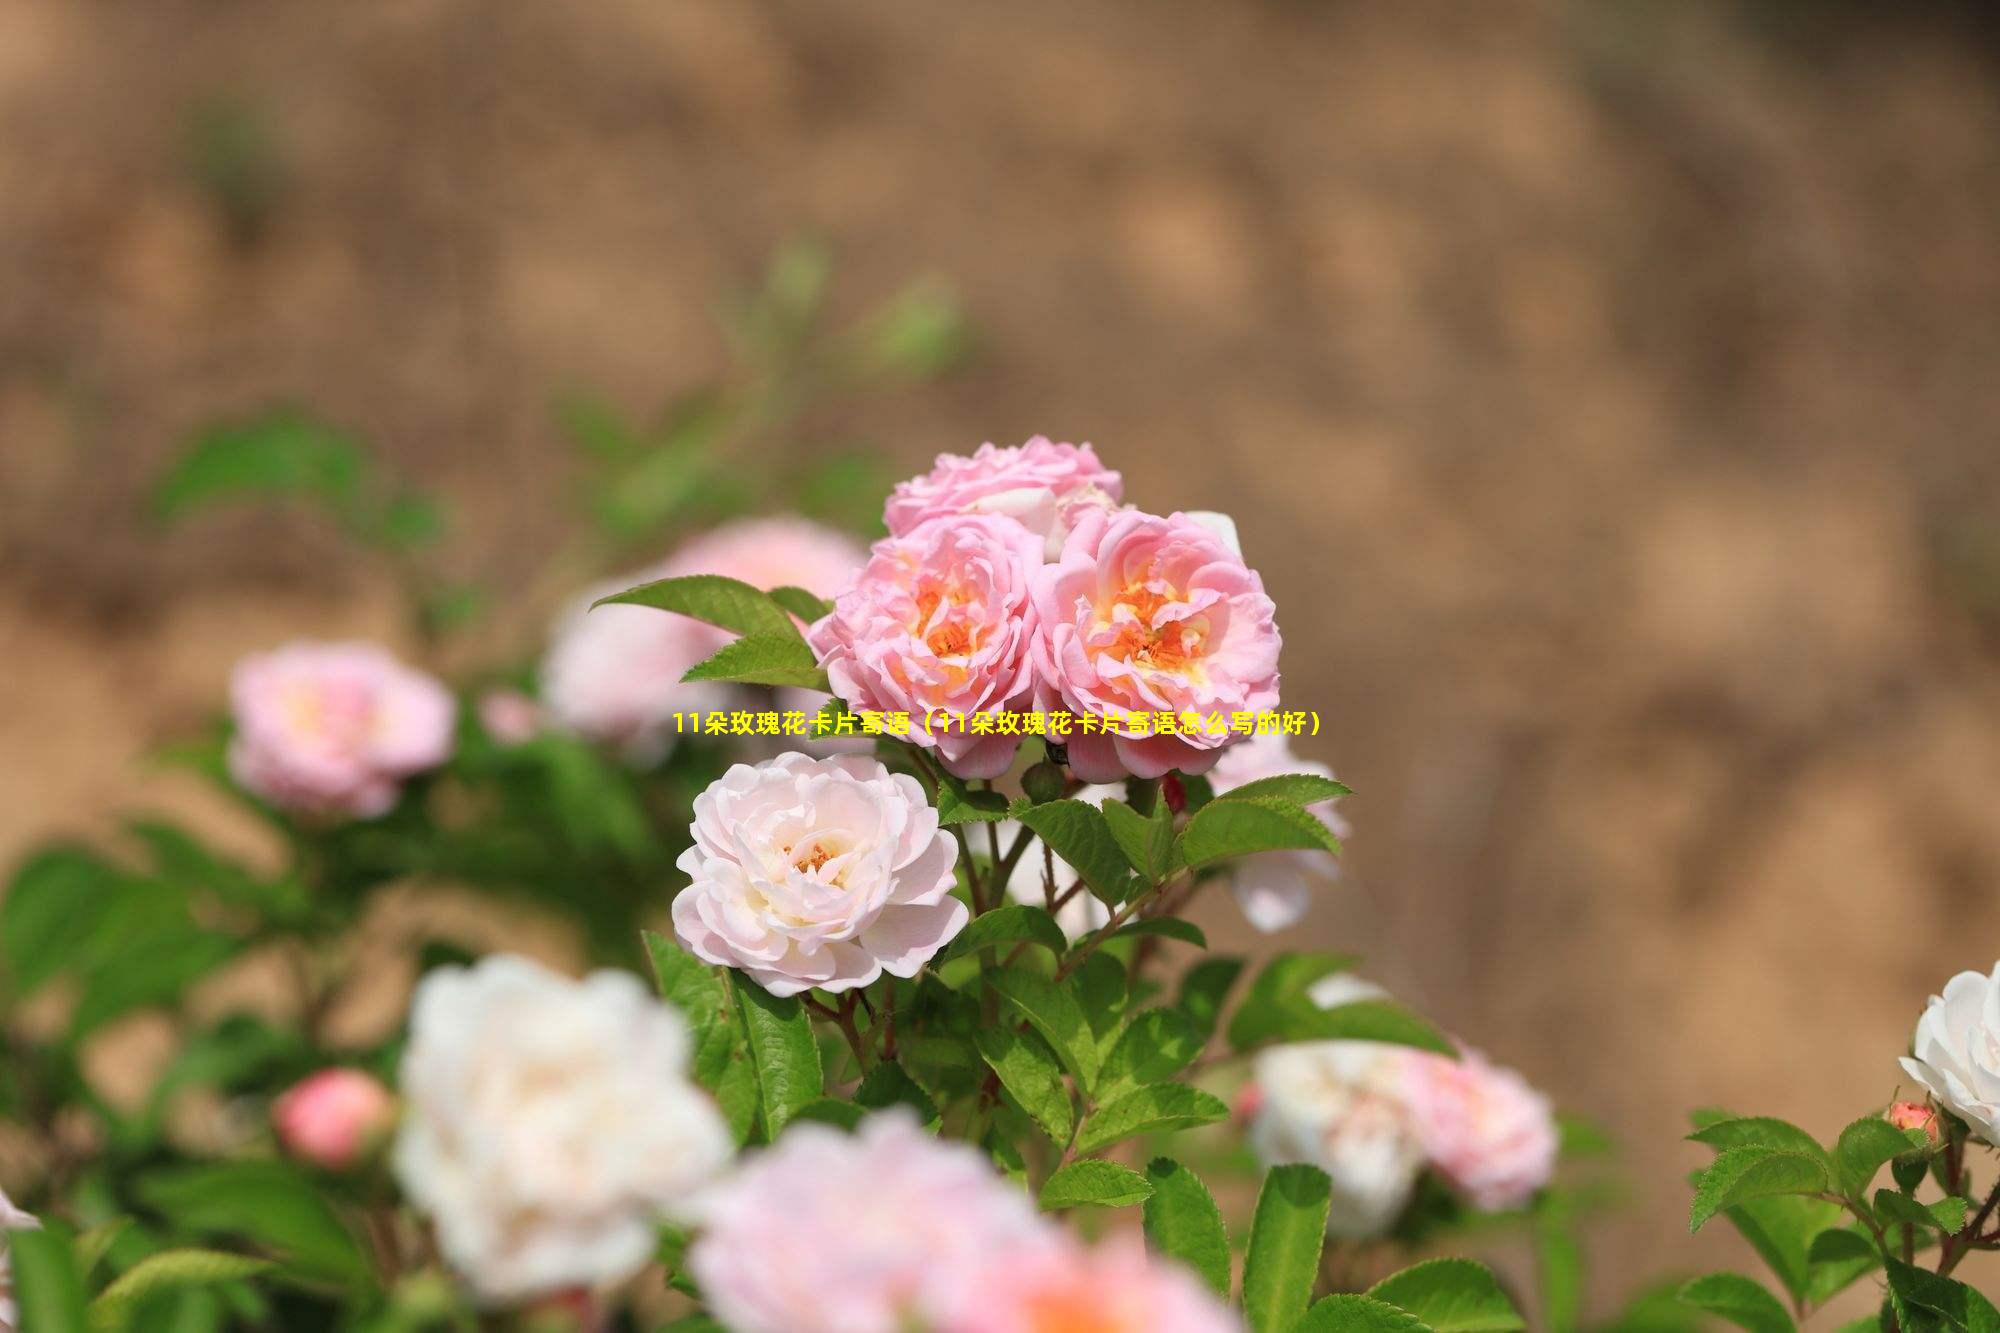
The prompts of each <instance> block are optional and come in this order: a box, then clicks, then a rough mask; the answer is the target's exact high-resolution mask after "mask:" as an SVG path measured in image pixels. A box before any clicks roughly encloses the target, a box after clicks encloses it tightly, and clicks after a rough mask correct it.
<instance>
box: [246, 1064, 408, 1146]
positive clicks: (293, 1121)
mask: <svg viewBox="0 0 2000 1333" xmlns="http://www.w3.org/2000/svg"><path fill="white" fill-rule="evenodd" d="M395 1119H396V1099H395V1096H394V1094H392V1093H391V1092H390V1091H389V1090H388V1089H387V1088H385V1087H383V1086H382V1084H381V1082H380V1081H379V1080H377V1079H376V1078H374V1077H372V1076H371V1075H368V1074H364V1073H362V1072H361V1071H360V1070H358V1069H322V1070H320V1071H319V1072H318V1073H317V1074H314V1075H312V1076H310V1077H308V1078H306V1079H303V1080H302V1081H300V1082H298V1083H296V1084H294V1085H293V1086H292V1088H291V1089H290V1091H288V1092H286V1093H285V1094H284V1095H282V1096H281V1097H279V1098H278V1100H277V1101H276V1102H274V1103H272V1106H271V1121H272V1123H273V1124H274V1125H275V1126H276V1127H277V1131H278V1140H279V1142H281V1143H283V1144H284V1145H285V1151H287V1152H289V1153H291V1154H292V1155H293V1156H294V1157H297V1158H300V1159H301V1160H303V1161H308V1162H311V1163H313V1164H314V1165H315V1166H321V1167H325V1168H326V1169H327V1170H329V1171H345V1170H347V1169H348V1168H349V1167H351V1166H353V1165H354V1164H355V1163H356V1162H358V1161H360V1160H361V1159H362V1157H364V1156H366V1155H367V1154H368V1152H369V1151H370V1150H372V1149H373V1148H375V1147H376V1146H377V1145H378V1144H379V1143H381V1142H382V1140H383V1139H384V1138H386V1137H387V1135H388V1132H389V1127H390V1126H391V1125H392V1124H393V1123H394V1122H395Z"/></svg>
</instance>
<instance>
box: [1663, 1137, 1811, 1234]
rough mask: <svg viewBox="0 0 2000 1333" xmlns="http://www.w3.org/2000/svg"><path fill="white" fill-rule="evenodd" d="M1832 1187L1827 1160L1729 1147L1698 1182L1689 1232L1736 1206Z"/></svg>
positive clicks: (1754, 1147)
mask: <svg viewBox="0 0 2000 1333" xmlns="http://www.w3.org/2000/svg"><path fill="white" fill-rule="evenodd" d="M1831 1184H1832V1182H1831V1181H1830V1180H1829V1179H1828V1178H1827V1168H1826V1162H1825V1160H1824V1158H1823V1157H1812V1156H1807V1155H1806V1154H1804V1153H1798V1152H1788V1151H1785V1150H1782V1149H1777V1148H1771V1147H1766V1146H1763V1145H1761V1144H1745V1145H1744V1146H1742V1147H1740V1148H1728V1149H1725V1150H1724V1151H1723V1152H1721V1153H1720V1154H1718V1155H1717V1156H1716V1159H1715V1161H1714V1162H1712V1163H1710V1164H1709V1167H1708V1169H1707V1170H1706V1171H1703V1172H1702V1173H1701V1175H1700V1176H1699V1177H1698V1178H1697V1179H1696V1181H1695V1194H1694V1207H1693V1209H1692V1210H1691V1212H1690V1213H1689V1216H1688V1230H1689V1231H1691V1232H1692V1231H1699V1230H1701V1228H1702V1225H1703V1224H1704V1223H1706V1222H1707V1221H1708V1220H1709V1219H1710V1218H1711V1217H1714V1216H1715V1215H1716V1214H1717V1213H1718V1212H1721V1211H1722V1210H1723V1209H1724V1208H1727V1207H1729V1206H1730V1205H1732V1204H1738V1203H1742V1202H1744V1201H1745V1200H1749V1199H1761V1198H1766V1197H1768V1196H1770V1195H1773V1194H1817V1193H1818V1192H1820V1191H1821V1190H1824V1189H1827V1188H1828V1187H1829V1186H1830V1185H1831Z"/></svg>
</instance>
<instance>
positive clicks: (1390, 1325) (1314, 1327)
mask: <svg viewBox="0 0 2000 1333" xmlns="http://www.w3.org/2000/svg"><path fill="white" fill-rule="evenodd" d="M1253 1327H1259V1328H1261V1326H1257V1325H1253ZM1290 1327H1291V1330H1292V1333H1426V1329H1425V1326H1424V1321H1423V1320H1421V1319H1419V1318H1417V1317H1416V1316H1415V1315H1413V1314H1411V1313H1409V1312H1408V1311H1407V1310H1398V1309H1397V1308H1396V1307H1395V1306H1393V1305H1384V1304H1383V1303H1382V1302H1381V1301H1378V1300H1376V1299H1374V1298H1373V1297H1372V1296H1351V1295H1349V1296H1328V1297H1325V1298H1324V1299H1322V1300H1320V1301H1317V1302H1315V1303H1314V1305H1313V1307H1312V1309H1310V1310H1308V1311H1306V1313H1305V1317H1304V1318H1303V1319H1301V1320H1299V1322H1297V1323H1296V1324H1293V1325H1291V1326H1290Z"/></svg>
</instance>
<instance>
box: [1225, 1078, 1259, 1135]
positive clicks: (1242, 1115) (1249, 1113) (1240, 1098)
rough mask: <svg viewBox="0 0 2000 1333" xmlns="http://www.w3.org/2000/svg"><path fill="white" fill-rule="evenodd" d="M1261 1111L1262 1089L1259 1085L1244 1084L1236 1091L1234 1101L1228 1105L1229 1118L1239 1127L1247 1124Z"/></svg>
mask: <svg viewBox="0 0 2000 1333" xmlns="http://www.w3.org/2000/svg"><path fill="white" fill-rule="evenodd" d="M1263 1109H1264V1087H1263V1085H1262V1084H1261V1083H1245V1084H1244V1085H1243V1086H1242V1087H1240V1088H1238V1089H1237V1090H1236V1099H1235V1100H1234V1101H1232V1102H1231V1103H1230V1104H1229V1111H1230V1116H1231V1118H1232V1119H1234V1120H1235V1122H1236V1123H1237V1124H1239V1125H1247V1124H1249V1123H1250V1122H1251V1121H1252V1120H1255V1119H1256V1118H1257V1113H1258V1112H1259V1111H1261V1110H1263Z"/></svg>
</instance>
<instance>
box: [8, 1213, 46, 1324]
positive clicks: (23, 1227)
mask: <svg viewBox="0 0 2000 1333" xmlns="http://www.w3.org/2000/svg"><path fill="white" fill-rule="evenodd" d="M41 1227H42V1224H41V1221H40V1219H38V1218H37V1217H36V1216H35V1215H34V1214H33V1213H28V1212H23V1211H22V1210H21V1209H19V1208H16V1207H15V1206H14V1201H13V1200H12V1199H9V1198H8V1197H7V1196H6V1195H5V1194H0V1333H15V1330H16V1329H17V1328H18V1327H19V1325H20V1318H21V1312H20V1310H19V1308H18V1307H17V1306H16V1305H15V1304H14V1272H13V1266H12V1264H11V1263H10V1262H9V1261H8V1256H7V1233H8V1232H9V1231H39V1230H41Z"/></svg>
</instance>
